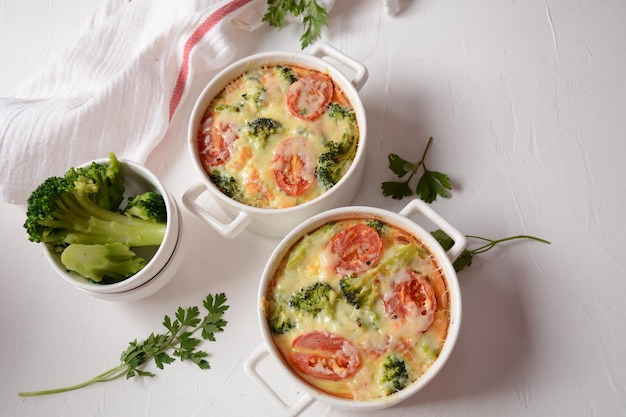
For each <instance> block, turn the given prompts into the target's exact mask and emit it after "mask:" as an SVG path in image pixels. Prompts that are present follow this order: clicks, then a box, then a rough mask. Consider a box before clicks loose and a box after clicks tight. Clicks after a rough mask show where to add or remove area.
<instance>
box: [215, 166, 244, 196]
mask: <svg viewBox="0 0 626 417" xmlns="http://www.w3.org/2000/svg"><path fill="white" fill-rule="evenodd" d="M209 177H210V178H211V181H212V182H213V184H215V186H216V187H217V188H219V189H220V191H221V192H223V193H224V194H226V195H227V196H229V197H231V198H236V197H238V196H239V195H240V194H241V187H240V186H239V184H238V183H237V180H236V179H235V178H234V177H231V176H230V175H226V174H223V173H222V172H220V171H219V170H217V169H214V170H213V171H211V174H209Z"/></svg>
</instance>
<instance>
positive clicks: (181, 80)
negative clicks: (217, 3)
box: [169, 0, 251, 121]
mask: <svg viewBox="0 0 626 417" xmlns="http://www.w3.org/2000/svg"><path fill="white" fill-rule="evenodd" d="M250 1H251V0H233V1H230V2H228V3H226V4H225V5H223V6H222V7H220V8H219V9H217V10H216V11H215V12H213V13H211V15H210V16H209V17H207V18H206V19H205V20H204V22H202V23H201V24H200V26H198V27H197V28H196V30H194V31H193V33H192V34H191V36H189V39H187V42H185V48H184V51H183V62H182V63H181V66H180V71H179V72H178V78H177V80H176V85H175V86H174V91H172V97H171V98H170V115H169V120H170V121H171V120H172V117H173V116H174V112H175V111H176V109H177V108H178V105H179V104H180V100H181V99H182V97H183V93H184V91H185V86H186V85H187V77H188V75H189V55H191V50H192V49H193V48H194V47H195V46H196V45H197V44H198V42H200V41H201V40H202V38H204V36H205V35H206V34H207V33H208V32H209V31H210V30H211V29H213V28H214V27H215V25H217V24H218V23H220V22H221V21H222V20H223V19H224V18H225V17H226V16H228V15H229V14H231V13H232V12H234V11H236V10H237V9H239V8H240V7H242V6H245V5H246V4H247V3H249V2H250Z"/></svg>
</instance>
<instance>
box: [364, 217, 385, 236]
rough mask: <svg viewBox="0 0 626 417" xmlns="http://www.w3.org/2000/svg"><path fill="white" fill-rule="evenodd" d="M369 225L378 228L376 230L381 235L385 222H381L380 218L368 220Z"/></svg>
mask: <svg viewBox="0 0 626 417" xmlns="http://www.w3.org/2000/svg"><path fill="white" fill-rule="evenodd" d="M367 225H368V226H369V227H371V228H372V229H374V230H376V232H377V233H378V234H379V235H380V234H381V233H382V231H383V227H385V223H383V222H381V221H380V220H378V219H372V220H368V221H367Z"/></svg>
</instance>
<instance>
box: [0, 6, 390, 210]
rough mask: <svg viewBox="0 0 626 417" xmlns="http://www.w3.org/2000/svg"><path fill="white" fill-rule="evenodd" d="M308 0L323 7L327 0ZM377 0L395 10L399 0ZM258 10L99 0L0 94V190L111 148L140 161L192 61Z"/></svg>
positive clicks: (230, 40)
mask: <svg viewBox="0 0 626 417" xmlns="http://www.w3.org/2000/svg"><path fill="white" fill-rule="evenodd" d="M317 2H318V3H319V4H320V5H322V6H323V7H325V8H326V9H327V10H328V11H330V10H331V8H332V7H333V5H334V3H335V0H317ZM383 3H384V5H385V10H386V12H387V13H388V14H395V12H397V10H398V6H399V0H383ZM266 10H267V0H229V1H226V0H175V1H173V0H105V3H104V5H103V7H102V8H101V9H99V10H98V12H97V13H96V14H95V16H94V17H93V18H92V21H91V22H90V25H89V27H88V30H87V31H86V32H85V33H84V34H83V35H82V36H81V37H79V38H78V39H77V41H76V42H75V43H74V44H73V45H70V46H69V47H68V48H67V49H66V50H65V51H64V52H63V53H62V54H61V55H60V56H59V57H58V59H56V60H55V61H54V62H52V63H51V64H49V65H47V66H46V67H44V68H43V69H42V71H41V73H39V74H38V75H37V76H36V77H35V78H34V79H32V80H30V81H29V82H27V83H25V84H23V85H21V86H19V87H18V88H17V90H16V92H15V95H14V96H13V97H10V98H0V198H1V199H2V200H3V201H5V202H7V203H13V204H25V203H26V199H27V198H28V196H29V195H30V193H31V192H32V191H33V190H34V189H35V188H36V187H37V185H39V184H40V183H41V182H42V181H43V180H44V179H45V178H48V177H50V176H52V175H63V174H64V173H65V171H67V169H69V168H70V167H72V166H76V165H77V164H81V163H84V162H87V161H90V160H93V159H97V158H103V157H106V156H108V154H109V152H111V151H113V152H115V153H116V155H117V156H118V157H120V158H126V159H130V160H133V161H136V162H139V163H143V162H144V161H145V159H146V158H147V157H148V155H149V154H150V151H151V150H152V149H153V148H154V147H155V146H156V145H157V144H158V143H159V141H161V139H162V138H163V137H164V136H165V134H166V132H167V128H168V126H169V123H170V121H171V119H172V117H173V115H174V114H175V112H176V110H177V108H178V107H179V105H180V103H181V101H182V100H183V99H184V98H185V97H186V94H187V89H188V84H189V82H190V80H191V78H192V76H193V71H194V63H196V65H197V63H198V62H199V63H200V64H201V65H202V69H203V71H215V72H217V71H218V70H219V69H221V68H222V67H224V66H225V65H227V64H228V63H230V61H231V60H232V59H233V57H234V54H235V51H236V50H235V47H236V45H235V43H234V36H233V35H234V30H241V29H245V30H248V31H253V30H255V29H257V28H258V27H259V26H261V24H262V17H263V14H264V13H265V11H266ZM286 21H287V22H296V23H297V22H300V21H301V19H295V18H293V16H287V19H286Z"/></svg>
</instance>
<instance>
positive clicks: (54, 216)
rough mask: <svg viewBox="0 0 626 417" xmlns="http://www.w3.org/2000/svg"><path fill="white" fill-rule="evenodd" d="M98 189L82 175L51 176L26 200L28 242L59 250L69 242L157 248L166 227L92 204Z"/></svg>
mask: <svg viewBox="0 0 626 417" xmlns="http://www.w3.org/2000/svg"><path fill="white" fill-rule="evenodd" d="M98 190H99V187H98V185H97V183H96V182H94V181H93V180H92V179H89V178H87V177H86V176H84V175H78V176H76V175H73V174H69V175H67V176H65V177H50V178H48V179H46V180H45V181H44V182H43V183H41V184H40V185H39V186H38V187H37V189H35V190H34V191H33V192H32V193H31V195H30V197H29V198H28V207H27V210H26V221H25V223H24V228H25V229H26V231H27V232H28V238H29V240H31V241H33V242H43V243H47V244H49V245H50V246H53V247H55V249H56V250H57V251H58V250H59V248H61V247H64V246H67V244H71V243H83V244H102V243H112V242H120V243H123V244H125V245H127V246H129V247H134V246H156V245H160V244H161V242H162V241H163V237H164V236H165V229H166V225H165V224H161V223H153V222H150V221H146V220H142V219H138V218H134V217H128V216H125V215H123V214H121V213H119V212H116V211H111V210H108V209H105V208H102V207H101V206H99V205H98V204H96V203H94V201H93V198H92V197H93V195H94V194H97V192H98Z"/></svg>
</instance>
